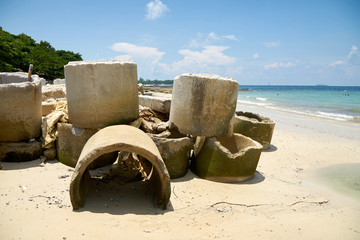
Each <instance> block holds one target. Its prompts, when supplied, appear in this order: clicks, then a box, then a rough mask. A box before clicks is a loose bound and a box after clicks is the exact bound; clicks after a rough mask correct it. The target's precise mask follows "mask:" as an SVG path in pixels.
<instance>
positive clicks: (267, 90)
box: [238, 85, 360, 124]
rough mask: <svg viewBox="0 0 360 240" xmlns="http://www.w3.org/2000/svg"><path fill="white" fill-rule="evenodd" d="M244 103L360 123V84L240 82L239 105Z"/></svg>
mask: <svg viewBox="0 0 360 240" xmlns="http://www.w3.org/2000/svg"><path fill="white" fill-rule="evenodd" d="M242 90H245V91H242ZM241 105H252V106H261V107H264V108H270V109H276V110H281V111H286V112H292V113H297V114H303V115H310V116H315V117H320V118H327V119H333V120H337V121H350V122H356V123H359V124H360V86H359V87H349V86H259V85H258V86H255V85H254V86H252V85H240V87H239V93H238V106H241Z"/></svg>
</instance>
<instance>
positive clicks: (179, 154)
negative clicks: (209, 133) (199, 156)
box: [150, 134, 194, 179]
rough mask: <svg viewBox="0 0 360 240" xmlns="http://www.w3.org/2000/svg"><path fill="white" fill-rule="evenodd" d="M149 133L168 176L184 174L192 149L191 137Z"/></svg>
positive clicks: (181, 175) (174, 176)
mask: <svg viewBox="0 0 360 240" xmlns="http://www.w3.org/2000/svg"><path fill="white" fill-rule="evenodd" d="M161 135H163V136H162V137H161V136H160V135H150V136H151V139H152V140H153V141H154V142H155V144H156V146H157V147H158V149H159V152H160V154H161V157H162V159H163V160H164V162H165V165H166V168H167V170H168V171H169V174H170V178H171V179H175V178H180V177H183V176H185V174H186V173H187V170H188V167H189V158H190V151H191V149H193V145H194V142H193V140H192V138H190V137H188V136H185V135H178V136H176V135H171V134H170V135H168V136H164V134H161Z"/></svg>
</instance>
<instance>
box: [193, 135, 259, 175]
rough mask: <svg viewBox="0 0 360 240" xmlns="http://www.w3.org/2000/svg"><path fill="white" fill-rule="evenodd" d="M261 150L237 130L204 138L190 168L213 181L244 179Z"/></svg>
mask: <svg viewBox="0 0 360 240" xmlns="http://www.w3.org/2000/svg"><path fill="white" fill-rule="evenodd" d="M261 150H262V145H261V144H259V143H258V142H256V141H254V140H252V139H251V138H248V137H245V136H243V135H241V134H237V133H235V134H233V135H232V136H230V137H222V138H221V137H211V138H206V139H205V141H204V143H203V146H202V147H201V150H200V151H199V152H198V153H197V155H196V156H195V158H194V159H193V160H192V161H191V170H192V171H193V172H194V173H196V175H198V176H199V177H201V178H204V179H208V180H212V181H217V182H238V181H244V180H247V179H249V178H252V177H253V176H254V174H255V171H256V167H257V164H258V162H259V158H260V154H261Z"/></svg>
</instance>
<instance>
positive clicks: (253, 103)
mask: <svg viewBox="0 0 360 240" xmlns="http://www.w3.org/2000/svg"><path fill="white" fill-rule="evenodd" d="M237 102H238V103H244V104H249V105H256V106H270V105H271V103H260V102H251V101H244V100H238V101H237Z"/></svg>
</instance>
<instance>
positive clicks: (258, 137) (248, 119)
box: [233, 111, 275, 149]
mask: <svg viewBox="0 0 360 240" xmlns="http://www.w3.org/2000/svg"><path fill="white" fill-rule="evenodd" d="M233 124H234V130H233V131H234V133H240V134H243V135H245V136H247V137H250V138H252V139H254V140H255V141H257V142H259V143H260V144H261V145H263V149H267V148H269V146H270V143H271V138H272V135H273V132H274V128H275V122H274V121H273V120H271V119H270V118H267V117H263V116H260V115H258V114H255V113H250V112H241V111H238V112H236V116H235V119H234V122H233Z"/></svg>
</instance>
